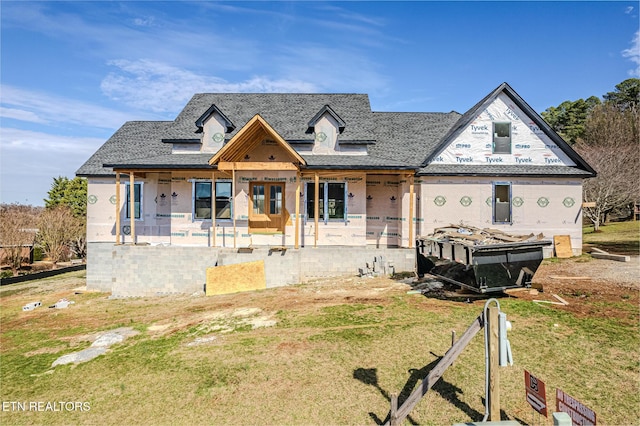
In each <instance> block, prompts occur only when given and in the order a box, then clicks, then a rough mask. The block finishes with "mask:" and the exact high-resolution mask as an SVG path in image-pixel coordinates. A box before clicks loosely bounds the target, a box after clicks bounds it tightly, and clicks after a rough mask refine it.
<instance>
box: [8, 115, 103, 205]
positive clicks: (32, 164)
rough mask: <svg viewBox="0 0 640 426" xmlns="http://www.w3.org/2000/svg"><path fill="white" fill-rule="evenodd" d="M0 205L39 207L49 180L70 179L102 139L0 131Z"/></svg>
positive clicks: (18, 130)
mask: <svg viewBox="0 0 640 426" xmlns="http://www.w3.org/2000/svg"><path fill="white" fill-rule="evenodd" d="M0 139H1V140H2V147H1V149H2V155H0V158H1V160H2V166H1V168H0V170H1V178H0V201H1V202H2V203H14V202H17V203H23V204H35V205H42V204H43V201H42V200H43V199H44V198H46V197H47V191H49V189H50V188H51V184H52V182H53V178H54V177H57V176H66V177H69V178H72V177H73V176H74V174H75V171H76V170H77V169H78V168H79V167H80V166H81V165H82V164H83V163H84V162H85V161H86V160H87V158H89V156H90V155H91V154H92V153H93V152H94V151H95V150H96V149H98V147H99V146H100V145H101V144H102V143H104V140H103V139H98V138H88V137H87V138H82V137H68V136H63V135H51V134H47V133H41V132H34V131H28V130H21V129H14V128H6V127H3V128H0Z"/></svg>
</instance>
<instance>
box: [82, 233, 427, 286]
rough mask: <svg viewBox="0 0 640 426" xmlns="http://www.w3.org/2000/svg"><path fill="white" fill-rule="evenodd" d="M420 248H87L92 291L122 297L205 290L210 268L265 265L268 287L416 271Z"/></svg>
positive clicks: (108, 245)
mask: <svg viewBox="0 0 640 426" xmlns="http://www.w3.org/2000/svg"><path fill="white" fill-rule="evenodd" d="M415 256H416V254H415V249H409V248H373V247H348V246H332V247H317V248H311V247H304V248H301V249H292V248H286V249H281V248H278V249H270V248H268V247H257V248H252V249H229V248H215V247H184V246H164V245H135V246H134V245H114V244H113V243H89V244H88V246H87V288H88V289H91V290H99V291H104V292H111V293H112V295H113V296H117V297H138V296H157V295H166V294H175V293H184V294H192V293H194V292H199V291H204V289H205V283H206V278H207V277H206V274H207V268H210V267H215V266H219V265H232V264H237V263H244V262H253V261H257V260H263V261H264V268H265V275H266V285H267V288H273V287H280V286H286V285H293V284H299V283H304V282H306V281H309V280H312V279H315V278H326V277H332V276H335V277H338V276H345V275H357V274H358V271H359V269H365V268H368V269H369V270H370V271H372V270H373V269H374V268H376V269H377V270H376V271H375V272H377V273H381V274H390V273H392V272H406V271H414V270H415Z"/></svg>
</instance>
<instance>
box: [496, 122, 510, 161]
mask: <svg viewBox="0 0 640 426" xmlns="http://www.w3.org/2000/svg"><path fill="white" fill-rule="evenodd" d="M493 153H494V154H511V123H493Z"/></svg>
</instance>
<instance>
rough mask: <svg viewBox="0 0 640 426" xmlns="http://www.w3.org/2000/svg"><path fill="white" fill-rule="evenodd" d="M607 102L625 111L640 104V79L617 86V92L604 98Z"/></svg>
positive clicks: (609, 93) (626, 81)
mask: <svg viewBox="0 0 640 426" xmlns="http://www.w3.org/2000/svg"><path fill="white" fill-rule="evenodd" d="M603 98H604V100H605V102H607V103H611V104H613V105H615V106H617V107H618V108H620V109H622V110H625V109H628V108H630V107H638V103H640V79H638V78H630V79H627V80H625V81H623V82H622V83H620V84H618V85H616V90H615V91H613V92H607V94H605V95H604V96H603Z"/></svg>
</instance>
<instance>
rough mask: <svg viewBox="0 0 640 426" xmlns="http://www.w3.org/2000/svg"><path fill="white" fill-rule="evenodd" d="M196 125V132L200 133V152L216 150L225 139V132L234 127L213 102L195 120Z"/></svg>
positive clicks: (231, 130) (232, 129)
mask: <svg viewBox="0 0 640 426" xmlns="http://www.w3.org/2000/svg"><path fill="white" fill-rule="evenodd" d="M196 126H197V127H198V130H196V133H202V147H201V152H211V153H215V152H218V151H219V150H220V148H222V146H223V145H224V143H225V140H226V139H227V137H226V134H228V133H231V132H233V131H234V130H235V128H236V126H235V125H234V124H233V123H232V122H231V120H229V118H228V117H227V116H226V115H224V114H223V113H222V111H220V109H219V108H218V107H217V106H216V105H215V104H213V105H211V106H210V107H209V109H207V110H206V111H205V113H204V114H202V115H201V116H200V118H198V119H197V120H196Z"/></svg>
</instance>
